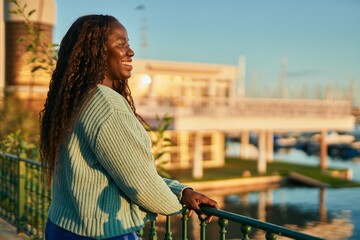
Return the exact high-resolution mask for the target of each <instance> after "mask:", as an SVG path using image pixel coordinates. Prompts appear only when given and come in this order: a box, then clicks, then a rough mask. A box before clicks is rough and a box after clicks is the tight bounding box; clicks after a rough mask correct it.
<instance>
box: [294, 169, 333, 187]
mask: <svg viewBox="0 0 360 240" xmlns="http://www.w3.org/2000/svg"><path fill="white" fill-rule="evenodd" d="M289 179H291V180H294V181H297V182H300V183H303V184H306V185H309V186H312V187H329V186H330V185H329V184H327V183H324V182H321V181H318V180H315V179H313V178H310V177H307V176H305V175H302V174H300V173H297V172H290V174H289Z"/></svg>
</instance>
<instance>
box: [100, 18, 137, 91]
mask: <svg viewBox="0 0 360 240" xmlns="http://www.w3.org/2000/svg"><path fill="white" fill-rule="evenodd" d="M106 47H107V71H106V72H105V79H104V82H103V84H104V85H108V86H110V87H111V86H112V82H113V81H119V80H125V79H128V78H130V77H131V70H132V68H133V67H132V65H131V62H132V57H133V56H134V52H133V50H132V49H131V48H130V45H129V39H128V34H127V31H126V29H125V27H124V26H123V25H121V24H120V23H118V22H116V23H113V24H112V27H111V31H110V34H109V37H108V40H107V43H106Z"/></svg>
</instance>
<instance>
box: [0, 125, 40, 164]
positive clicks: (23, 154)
mask: <svg viewBox="0 0 360 240" xmlns="http://www.w3.org/2000/svg"><path fill="white" fill-rule="evenodd" d="M38 150H39V147H38V146H36V145H35V144H34V143H31V142H29V141H28V138H27V136H26V135H25V134H24V133H22V132H21V130H17V131H16V132H13V133H10V134H9V135H7V136H6V137H5V138H4V139H3V140H2V141H1V142H0V151H1V152H4V153H10V154H14V155H16V156H18V157H20V158H31V159H33V160H38V158H39V154H38V152H39V151H38Z"/></svg>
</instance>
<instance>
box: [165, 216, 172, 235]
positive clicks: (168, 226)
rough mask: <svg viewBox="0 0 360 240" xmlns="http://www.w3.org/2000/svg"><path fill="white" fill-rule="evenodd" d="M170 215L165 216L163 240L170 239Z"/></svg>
mask: <svg viewBox="0 0 360 240" xmlns="http://www.w3.org/2000/svg"><path fill="white" fill-rule="evenodd" d="M170 220H171V219H170V217H169V216H166V232H165V240H172V236H171V222H170Z"/></svg>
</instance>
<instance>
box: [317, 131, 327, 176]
mask: <svg viewBox="0 0 360 240" xmlns="http://www.w3.org/2000/svg"><path fill="white" fill-rule="evenodd" d="M319 146H320V169H321V170H325V169H326V168H327V142H326V129H322V130H321V133H320V142H319Z"/></svg>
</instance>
